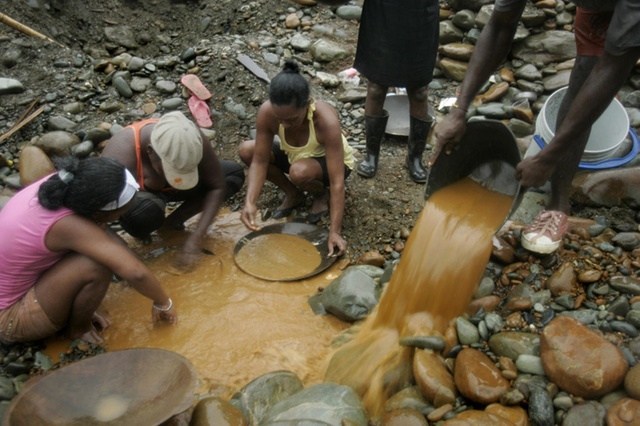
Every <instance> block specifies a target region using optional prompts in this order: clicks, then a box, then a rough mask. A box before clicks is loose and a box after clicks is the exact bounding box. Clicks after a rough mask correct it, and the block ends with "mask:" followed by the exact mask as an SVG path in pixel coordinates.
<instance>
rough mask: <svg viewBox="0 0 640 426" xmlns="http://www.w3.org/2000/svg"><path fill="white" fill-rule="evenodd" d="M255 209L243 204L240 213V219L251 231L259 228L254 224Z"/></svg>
mask: <svg viewBox="0 0 640 426" xmlns="http://www.w3.org/2000/svg"><path fill="white" fill-rule="evenodd" d="M256 215H257V210H256V208H255V206H245V208H244V210H242V213H241V214H240V220H241V221H242V223H244V225H245V226H246V227H247V228H249V229H250V230H252V231H259V230H260V229H261V228H260V227H259V226H258V225H256Z"/></svg>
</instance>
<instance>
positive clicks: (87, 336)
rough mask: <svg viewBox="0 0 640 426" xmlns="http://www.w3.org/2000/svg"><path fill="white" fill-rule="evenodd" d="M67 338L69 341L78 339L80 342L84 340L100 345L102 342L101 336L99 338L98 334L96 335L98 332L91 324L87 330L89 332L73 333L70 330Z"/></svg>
mask: <svg viewBox="0 0 640 426" xmlns="http://www.w3.org/2000/svg"><path fill="white" fill-rule="evenodd" d="M68 335H69V338H70V339H71V340H76V339H80V340H84V341H85V342H88V343H102V342H104V338H103V337H102V336H100V334H98V330H96V328H95V327H94V326H93V324H91V327H90V328H89V331H86V332H84V333H83V332H74V331H72V330H69V333H68Z"/></svg>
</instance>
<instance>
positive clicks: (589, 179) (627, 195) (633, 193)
mask: <svg viewBox="0 0 640 426" xmlns="http://www.w3.org/2000/svg"><path fill="white" fill-rule="evenodd" d="M571 199H572V200H574V201H575V202H577V203H580V204H587V205H592V206H604V207H614V206H621V205H628V206H629V207H635V208H637V207H638V206H640V167H624V168H615V169H608V170H600V171H595V172H590V173H578V174H577V175H576V177H575V179H574V180H573V182H572V184H571Z"/></svg>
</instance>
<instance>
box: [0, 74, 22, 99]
mask: <svg viewBox="0 0 640 426" xmlns="http://www.w3.org/2000/svg"><path fill="white" fill-rule="evenodd" d="M22 92H24V86H23V85H22V83H21V82H20V81H19V80H16V79H14V78H4V77H0V95H13V94H17V93H22Z"/></svg>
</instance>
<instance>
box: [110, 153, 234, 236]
mask: <svg viewBox="0 0 640 426" xmlns="http://www.w3.org/2000/svg"><path fill="white" fill-rule="evenodd" d="M220 165H221V166H222V173H223V174H224V179H225V183H226V195H225V199H227V200H228V199H229V198H230V197H231V196H233V195H234V194H235V193H237V192H238V191H239V190H240V188H242V185H243V183H244V168H243V167H242V166H241V165H240V164H238V163H236V162H233V161H228V160H220ZM205 194H206V190H205V189H204V188H203V187H201V186H200V185H196V186H195V187H194V188H192V189H188V190H186V191H178V190H170V191H166V192H165V191H140V192H138V193H137V194H136V197H135V199H134V201H133V205H132V206H131V208H130V209H129V210H128V211H127V212H126V213H125V214H123V215H122V216H121V217H120V226H122V229H124V230H125V231H127V232H128V233H129V234H130V235H132V236H134V237H136V238H141V239H145V238H147V237H148V236H149V235H150V234H151V233H152V232H153V231H155V230H157V229H159V228H160V227H161V226H162V225H163V223H164V220H165V209H166V206H167V203H169V202H179V201H186V200H189V199H198V198H200V199H204V197H205Z"/></svg>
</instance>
